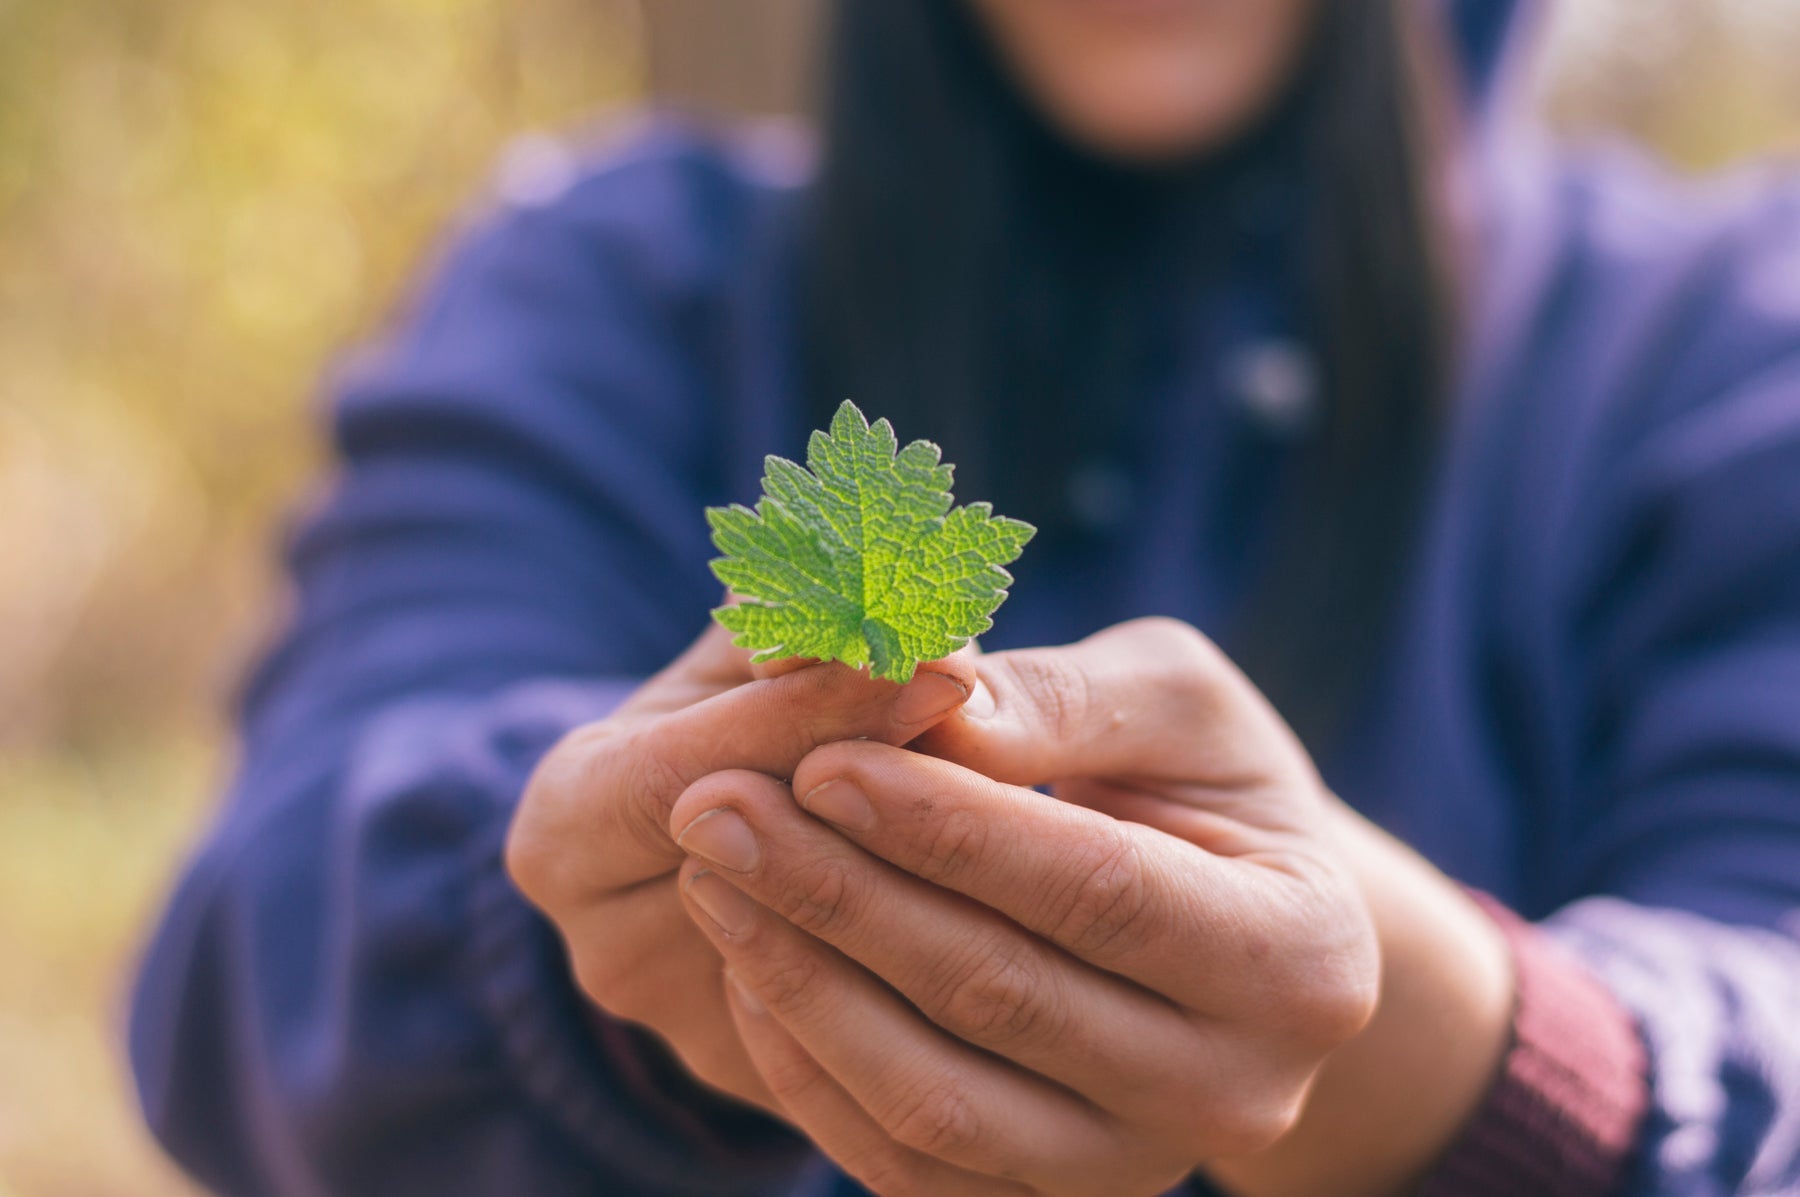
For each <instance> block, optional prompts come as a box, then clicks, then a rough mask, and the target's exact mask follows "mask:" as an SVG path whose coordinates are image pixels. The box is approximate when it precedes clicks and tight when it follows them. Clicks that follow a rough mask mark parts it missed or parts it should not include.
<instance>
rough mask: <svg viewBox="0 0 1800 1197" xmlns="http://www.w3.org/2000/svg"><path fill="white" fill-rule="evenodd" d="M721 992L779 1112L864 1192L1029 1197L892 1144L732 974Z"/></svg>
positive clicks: (898, 1196)
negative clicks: (778, 1099)
mask: <svg viewBox="0 0 1800 1197" xmlns="http://www.w3.org/2000/svg"><path fill="white" fill-rule="evenodd" d="M725 989H726V991H727V993H728V994H729V995H730V996H729V999H728V1005H729V1008H730V1010H731V1017H732V1021H733V1024H734V1025H735V1029H736V1031H737V1034H738V1037H739V1039H740V1040H741V1041H742V1042H743V1044H744V1046H745V1049H746V1051H747V1053H748V1058H749V1059H750V1060H751V1062H752V1064H753V1066H754V1067H755V1068H756V1069H757V1070H758V1072H759V1074H760V1076H761V1077H765V1078H768V1080H767V1084H768V1085H769V1087H770V1088H772V1089H779V1090H780V1091H781V1093H782V1094H783V1097H782V1103H781V1108H782V1112H783V1113H784V1114H785V1116H786V1117H787V1118H788V1119H789V1120H790V1121H791V1122H793V1123H794V1125H795V1126H797V1127H799V1129H800V1130H801V1131H802V1132H804V1133H805V1135H806V1136H807V1138H809V1139H811V1140H812V1141H813V1144H814V1146H816V1147H818V1149H819V1150H820V1151H822V1152H824V1153H825V1154H826V1155H828V1156H830V1157H831V1158H832V1159H833V1160H834V1161H836V1163H837V1165H838V1167H840V1168H842V1169H843V1170H844V1171H845V1172H847V1173H849V1174H850V1175H851V1176H853V1177H855V1178H856V1179H857V1180H859V1181H861V1182H862V1184H863V1185H864V1186H866V1187H867V1188H868V1189H869V1191H871V1192H874V1193H880V1194H883V1197H913V1195H916V1197H937V1195H938V1194H943V1195H944V1197H1006V1195H1007V1194H1017V1195H1018V1197H1032V1190H1031V1189H1030V1188H1028V1187H1026V1186H1025V1185H1022V1184H1017V1183H1014V1182H1011V1181H1003V1180H998V1179H996V1178H995V1177H991V1176H978V1175H976V1174H974V1173H971V1172H965V1171H964V1170H962V1169H961V1168H956V1167H953V1166H951V1165H950V1164H946V1163H945V1162H944V1161H942V1160H938V1159H933V1158H932V1157H931V1156H928V1155H926V1154H925V1153H923V1152H920V1151H915V1150H913V1149H912V1148H910V1147H903V1146H901V1145H900V1144H899V1143H897V1142H895V1141H894V1139H893V1138H892V1137H891V1136H889V1135H888V1133H887V1132H886V1131H885V1130H883V1129H882V1127H881V1125H880V1124H879V1123H877V1122H876V1121H875V1120H874V1119H873V1118H871V1117H870V1116H869V1115H868V1113H867V1112H865V1111H864V1110H863V1108H862V1107H861V1106H859V1105H857V1104H856V1102H855V1101H854V1100H852V1099H851V1097H850V1095H849V1094H848V1093H846V1092H844V1087H843V1086H842V1085H840V1084H838V1083H837V1082H836V1081H834V1080H832V1079H831V1075H830V1074H829V1073H827V1072H826V1071H825V1070H824V1068H822V1067H820V1065H819V1062H818V1061H817V1060H815V1059H813V1058H812V1057H811V1056H809V1055H808V1054H807V1053H806V1050H805V1049H804V1048H802V1047H801V1046H800V1044H799V1043H798V1042H797V1041H796V1040H795V1039H794V1037H793V1036H792V1035H790V1034H788V1033H787V1031H785V1030H784V1029H783V1028H782V1026H781V1024H780V1023H779V1022H778V1021H776V1020H775V1019H773V1018H771V1017H769V1012H768V1010H767V1009H766V1008H765V1007H764V1006H763V1005H762V1003H761V1002H760V1001H758V1000H757V998H756V996H755V995H754V994H751V993H749V992H748V991H747V990H745V989H744V988H743V987H742V986H741V984H740V983H739V982H738V981H737V980H736V978H735V977H734V976H733V975H732V974H730V973H727V974H726V976H725Z"/></svg>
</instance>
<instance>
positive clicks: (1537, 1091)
mask: <svg viewBox="0 0 1800 1197" xmlns="http://www.w3.org/2000/svg"><path fill="white" fill-rule="evenodd" d="M1473 896H1474V898H1475V900H1476V901H1477V902H1479V903H1480V904H1481V906H1482V908H1483V909H1484V910H1486V911H1487V912H1488V914H1489V915H1490V916H1491V917H1492V918H1493V919H1494V921H1495V922H1496V923H1497V924H1498V925H1499V927H1500V930H1501V932H1502V934H1504V935H1505V937H1506V941H1507V945H1508V947H1509V948H1510V950H1511V952H1512V958H1513V970H1514V976H1515V978H1516V980H1517V989H1518V999H1517V1005H1516V1007H1515V1009H1514V1012H1513V1025H1512V1042H1511V1044H1510V1046H1509V1047H1508V1048H1507V1052H1506V1056H1505V1058H1504V1060H1503V1061H1502V1062H1501V1066H1500V1072H1499V1075H1498V1076H1496V1077H1495V1079H1494V1085H1493V1088H1492V1089H1490V1090H1489V1091H1488V1095H1487V1097H1486V1098H1485V1099H1484V1100H1483V1102H1482V1104H1481V1107H1480V1108H1479V1109H1478V1110H1477V1111H1476V1112H1475V1117H1474V1119H1473V1120H1472V1121H1471V1122H1470V1123H1469V1125H1468V1126H1467V1127H1466V1128H1465V1129H1464V1131H1463V1134H1462V1137H1461V1138H1459V1139H1458V1140H1457V1141H1456V1143H1455V1145H1454V1146H1452V1147H1451V1149H1450V1152H1449V1154H1448V1155H1446V1156H1445V1157H1444V1158H1443V1159H1442V1160H1440V1161H1439V1162H1438V1164H1437V1166H1436V1167H1435V1168H1434V1169H1433V1170H1432V1172H1431V1173H1430V1175H1429V1176H1428V1177H1427V1178H1426V1180H1425V1183H1424V1185H1423V1187H1422V1188H1421V1189H1420V1191H1419V1197H1516V1195H1517V1194H1520V1193H1532V1194H1538V1195H1540V1197H1605V1195H1606V1194H1609V1193H1613V1192H1615V1191H1617V1190H1618V1188H1619V1186H1620V1185H1621V1184H1622V1183H1623V1181H1624V1179H1625V1170H1626V1167H1627V1166H1628V1165H1629V1164H1630V1162H1631V1156H1632V1151H1633V1148H1634V1146H1635V1143H1636V1139H1637V1132H1638V1126H1639V1124H1640V1123H1641V1122H1642V1120H1643V1117H1644V1111H1645V1109H1646V1107H1647V1106H1648V1104H1649V1082H1648V1080H1647V1071H1646V1067H1647V1061H1646V1058H1645V1054H1644V1045H1643V1041H1642V1040H1641V1039H1640V1038H1639V1036H1638V1030H1637V1024H1636V1021H1635V1020H1634V1019H1633V1018H1632V1016H1631V1014H1630V1013H1629V1012H1628V1011H1627V1010H1625V1008H1624V1007H1623V1006H1621V1005H1620V1004H1619V1002H1618V1000H1617V999H1616V998H1614V997H1613V995H1612V994H1611V993H1610V992H1609V991H1608V990H1607V989H1606V988H1605V987H1604V986H1602V985H1601V984H1600V982H1599V981H1598V980H1596V979H1595V978H1594V977H1593V976H1592V974H1590V973H1589V972H1588V970H1587V968H1586V967H1585V966H1584V965H1583V964H1582V963H1581V962H1580V961H1579V960H1577V959H1575V958H1574V957H1573V956H1571V955H1570V954H1568V953H1567V952H1566V951H1564V950H1563V949H1562V948H1561V947H1560V946H1559V945H1557V944H1556V943H1555V941H1553V940H1552V939H1551V938H1550V937H1549V936H1547V935H1545V934H1544V933H1543V932H1542V931H1540V930H1538V929H1537V928H1536V927H1534V926H1532V925H1531V924H1530V923H1527V922H1526V921H1524V920H1523V919H1521V918H1520V917H1519V916H1518V915H1516V914H1514V913H1513V912H1512V911H1510V910H1508V909H1507V908H1506V907H1505V906H1503V905H1501V904H1500V903H1499V902H1497V901H1495V900H1494V899H1493V898H1490V897H1488V896H1487V895H1486V894H1480V893H1477V894H1474V895H1473Z"/></svg>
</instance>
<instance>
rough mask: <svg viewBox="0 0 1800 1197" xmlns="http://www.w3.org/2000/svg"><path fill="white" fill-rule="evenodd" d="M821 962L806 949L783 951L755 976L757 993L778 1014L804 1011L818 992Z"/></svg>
mask: <svg viewBox="0 0 1800 1197" xmlns="http://www.w3.org/2000/svg"><path fill="white" fill-rule="evenodd" d="M823 971H824V966H823V964H821V963H820V961H819V959H818V957H816V956H814V955H812V954H810V953H807V952H788V953H784V954H783V955H782V956H781V958H780V959H779V960H776V961H775V962H773V963H772V964H770V965H769V966H768V967H766V968H764V969H763V970H762V971H761V972H760V973H759V974H758V976H757V978H756V984H755V989H756V995H757V997H759V998H761V999H762V1003H763V1005H765V1006H767V1007H768V1008H769V1009H770V1010H772V1011H774V1012H775V1013H776V1014H778V1015H789V1016H792V1015H795V1014H798V1013H801V1012H803V1011H804V1010H805V1009H806V1007H807V1005H808V1003H810V1002H811V1001H812V999H813V996H814V995H815V994H817V993H818V992H819V986H820V983H821V981H822V980H823Z"/></svg>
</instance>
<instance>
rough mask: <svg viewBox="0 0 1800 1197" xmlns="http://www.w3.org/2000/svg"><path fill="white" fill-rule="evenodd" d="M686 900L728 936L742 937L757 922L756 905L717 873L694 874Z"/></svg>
mask: <svg viewBox="0 0 1800 1197" xmlns="http://www.w3.org/2000/svg"><path fill="white" fill-rule="evenodd" d="M687 892H688V897H690V898H692V899H693V900H694V905H696V906H698V907H699V908H700V909H701V910H703V911H705V912H706V917H707V918H709V919H711V920H712V921H713V922H715V923H717V924H718V926H719V930H721V931H723V932H724V933H725V934H727V935H742V934H743V933H744V932H746V931H748V930H750V927H751V924H752V923H754V922H755V920H756V902H755V901H754V900H753V899H752V898H751V897H750V895H748V894H746V893H744V892H743V891H742V890H740V889H738V888H737V887H736V886H734V885H732V884H731V882H729V881H727V880H725V878H723V877H721V876H719V875H718V874H717V873H708V872H706V871H704V870H702V871H701V872H698V873H695V874H694V876H693V879H692V880H691V881H689V882H688V883H687Z"/></svg>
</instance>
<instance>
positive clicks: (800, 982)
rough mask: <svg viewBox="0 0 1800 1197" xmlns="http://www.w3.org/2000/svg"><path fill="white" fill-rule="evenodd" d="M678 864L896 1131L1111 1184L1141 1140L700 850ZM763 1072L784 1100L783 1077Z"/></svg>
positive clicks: (743, 957)
mask: <svg viewBox="0 0 1800 1197" xmlns="http://www.w3.org/2000/svg"><path fill="white" fill-rule="evenodd" d="M681 876H682V880H683V887H684V888H683V894H684V896H685V897H686V899H687V901H688V905H689V907H690V910H691V913H692V916H693V918H694V920H695V923H696V925H697V926H699V927H700V929H701V930H702V931H704V932H705V933H706V935H707V937H708V938H709V939H710V940H711V941H712V942H713V945H714V946H715V947H717V948H718V949H719V951H720V954H721V955H723V956H724V957H725V965H726V967H727V968H729V969H731V970H732V972H733V973H734V974H735V975H736V976H737V978H738V979H739V981H741V982H742V984H743V985H744V987H745V988H746V989H747V990H748V991H749V992H750V993H752V994H754V995H755V997H756V998H757V1000H758V1001H759V1002H761V1004H762V1005H763V1006H765V1007H766V1008H767V1009H768V1010H769V1011H770V1013H771V1015H772V1016H773V1017H774V1018H775V1019H776V1020H777V1021H779V1022H780V1023H781V1025H782V1026H783V1028H784V1029H785V1030H786V1031H787V1032H788V1033H789V1034H790V1035H792V1036H793V1037H794V1039H795V1040H796V1041H797V1042H798V1043H799V1045H800V1047H801V1048H802V1049H803V1050H804V1051H805V1052H806V1054H807V1055H809V1056H811V1057H812V1058H813V1059H815V1060H817V1061H818V1062H819V1065H820V1066H821V1067H822V1068H823V1069H824V1070H825V1071H826V1072H827V1073H829V1074H830V1075H831V1077H832V1078H833V1079H834V1080H836V1081H837V1082H838V1084H839V1085H841V1086H843V1088H844V1091H845V1092H847V1093H848V1094H850V1096H851V1097H852V1098H853V1099H855V1101H856V1103H857V1104H858V1105H859V1106H861V1107H862V1108H863V1110H864V1111H865V1112H867V1113H868V1114H869V1115H870V1116H871V1117H873V1118H874V1119H875V1121H876V1123H877V1124H879V1125H880V1126H881V1128H882V1129H883V1130H884V1131H886V1132H887V1134H888V1135H889V1136H890V1137H891V1138H893V1139H894V1140H895V1141H896V1142H898V1143H900V1144H901V1145H903V1146H906V1147H911V1148H913V1149H914V1150H916V1151H921V1152H924V1153H925V1154H926V1155H929V1156H932V1157H934V1158H936V1159H941V1160H943V1161H945V1162H946V1163H949V1164H953V1165H955V1166H956V1167H959V1168H964V1169H967V1170H969V1171H971V1172H976V1173H980V1174H982V1175H985V1176H1001V1177H1007V1178H1009V1179H1016V1180H1022V1181H1025V1182H1026V1183H1028V1184H1035V1185H1039V1186H1046V1185H1051V1184H1052V1183H1054V1185H1055V1187H1057V1188H1059V1189H1068V1188H1074V1189H1077V1190H1079V1191H1096V1192H1097V1191H1112V1190H1104V1189H1102V1187H1101V1186H1102V1182H1105V1181H1110V1182H1112V1183H1114V1184H1116V1183H1117V1182H1118V1180H1119V1179H1120V1178H1119V1177H1118V1176H1117V1174H1116V1172H1112V1165H1114V1164H1116V1163H1117V1161H1118V1160H1119V1158H1121V1156H1124V1155H1128V1154H1130V1153H1129V1152H1128V1151H1127V1148H1128V1147H1130V1146H1133V1145H1131V1144H1127V1143H1125V1142H1124V1141H1123V1134H1122V1131H1121V1130H1120V1128H1119V1127H1118V1126H1117V1124H1116V1123H1115V1122H1114V1121H1113V1120H1112V1119H1111V1118H1110V1116H1108V1115H1106V1114H1104V1113H1102V1112H1100V1111H1099V1110H1096V1109H1094V1108H1093V1107H1091V1106H1088V1105H1087V1104H1086V1103H1085V1102H1083V1101H1081V1100H1080V1099H1079V1098H1077V1097H1075V1096H1074V1095H1073V1094H1070V1093H1068V1092H1067V1091H1066V1090H1063V1089H1061V1088H1058V1087H1056V1086H1054V1085H1052V1084H1051V1083H1050V1082H1048V1081H1045V1080H1043V1079H1041V1078H1038V1077H1034V1076H1031V1075H1030V1074H1028V1073H1025V1072H1023V1071H1021V1070H1019V1069H1017V1068H1015V1067H1013V1066H1012V1065H1010V1064H1008V1063H1006V1062H1004V1061H1001V1060H997V1059H995V1058H994V1057H992V1056H990V1055H987V1054H985V1053H983V1052H980V1051H977V1050H976V1049H974V1048H972V1047H969V1046H968V1045H966V1044H963V1043H960V1042H958V1041H957V1040H955V1039H953V1038H951V1037H950V1036H948V1035H946V1034H944V1033H943V1032H942V1031H940V1030H938V1029H937V1028H936V1027H933V1026H932V1025H931V1024H930V1023H928V1022H926V1021H925V1019H924V1018H923V1017H921V1016H920V1015H919V1013H918V1012H917V1011H915V1010H913V1009H912V1008H911V1007H910V1006H908V1005H907V1004H906V1002H905V1001H904V1000H903V999H902V998H901V997H900V996H899V995H897V994H895V993H894V992H893V991H892V990H891V989H888V988H887V987H886V986H885V985H883V984H882V983H881V982H880V981H878V980H876V979H875V978H874V977H872V976H871V975H869V973H868V972H867V971H865V970H864V969H862V968H860V967H858V966H857V965H856V964H854V963H852V962H851V961H849V960H847V959H845V958H844V957H843V956H842V955H840V954H839V953H837V952H835V951H833V950H832V949H831V948H830V947H828V946H826V945H825V944H823V943H820V942H819V941H818V940H817V939H814V938H813V937H812V936H810V935H808V934H807V933H806V932H804V931H801V930H800V929H798V928H796V927H794V926H793V925H792V924H790V923H788V922H787V921H786V920H785V919H782V918H780V917H778V916H776V915H774V914H773V913H772V912H770V911H768V910H766V909H764V908H763V907H761V906H760V905H758V904H757V903H756V902H755V901H754V900H753V899H751V898H750V897H749V896H748V895H746V894H744V893H742V892H741V891H739V890H738V889H736V888H735V887H734V886H732V885H731V884H730V882H728V881H727V880H725V878H724V877H722V876H721V875H720V874H718V873H717V872H714V871H712V870H709V869H706V868H704V867H702V866H701V865H700V863H699V862H698V861H690V862H689V863H688V864H686V865H684V866H683V867H682V871H681ZM764 1079H765V1080H767V1081H769V1087H770V1090H771V1091H772V1092H773V1093H774V1094H775V1097H776V1100H777V1101H782V1102H784V1103H785V1102H786V1100H787V1096H786V1094H785V1093H784V1091H783V1088H782V1087H781V1085H780V1084H778V1083H776V1081H775V1080H774V1079H773V1078H770V1077H768V1076H767V1075H766V1074H765V1076H764ZM1108 1173H1110V1175H1108ZM1127 1187H1129V1186H1127Z"/></svg>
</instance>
